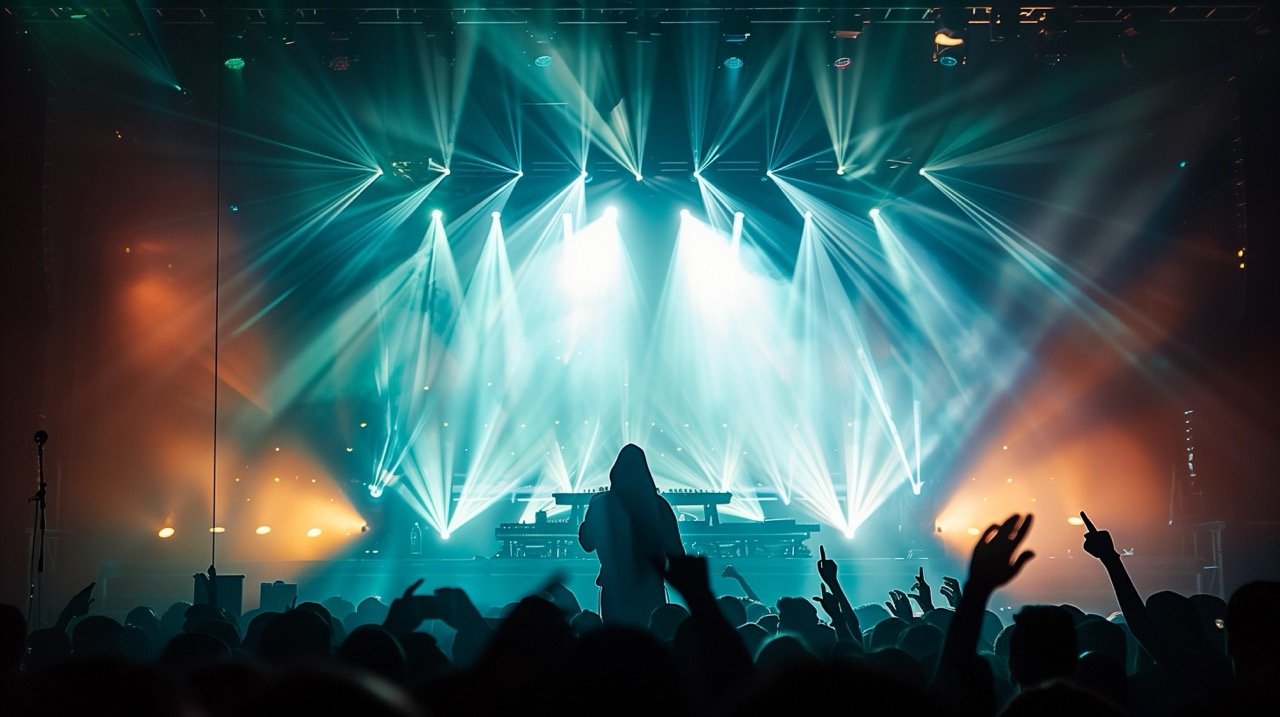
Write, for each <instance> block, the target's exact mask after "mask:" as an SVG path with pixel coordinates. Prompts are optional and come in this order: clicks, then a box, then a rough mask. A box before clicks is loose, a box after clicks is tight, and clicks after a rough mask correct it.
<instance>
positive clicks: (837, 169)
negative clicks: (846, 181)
mask: <svg viewBox="0 0 1280 717" xmlns="http://www.w3.org/2000/svg"><path fill="white" fill-rule="evenodd" d="M836 174H844V166H843V165H841V166H839V167H836Z"/></svg>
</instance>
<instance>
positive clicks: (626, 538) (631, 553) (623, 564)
mask: <svg viewBox="0 0 1280 717" xmlns="http://www.w3.org/2000/svg"><path fill="white" fill-rule="evenodd" d="M578 542H580V543H581V544H582V548H583V550H586V551H587V552H588V553H590V552H595V553H597V555H598V556H599V558H600V576H599V577H598V578H596V584H597V585H599V586H600V617H601V619H603V620H604V623H605V624H606V625H626V626H630V627H639V628H644V627H645V626H646V625H648V623H649V613H651V612H653V609H654V608H656V607H658V606H659V605H662V604H664V603H665V602H666V601H667V598H666V590H665V588H664V587H663V571H665V570H666V566H667V558H668V557H670V556H673V555H684V546H683V545H682V544H681V543H680V528H679V526H678V525H677V524H676V514H675V512H674V511H673V510H671V505H670V504H669V503H667V501H666V500H665V499H663V497H662V496H661V495H658V488H657V486H656V485H655V484H654V482H653V474H652V473H650V472H649V463H648V461H646V460H645V457H644V451H642V450H640V448H639V447H638V446H635V445H632V444H627V445H626V446H623V448H622V450H621V451H620V452H619V453H618V459H617V460H616V461H614V464H613V468H612V469H611V470H610V471H609V490H608V491H605V492H602V493H599V494H597V495H595V496H594V497H592V498H591V503H590V504H589V505H588V506H587V514H586V516H585V517H584V518H583V520H582V525H581V526H580V527H579V528H578Z"/></svg>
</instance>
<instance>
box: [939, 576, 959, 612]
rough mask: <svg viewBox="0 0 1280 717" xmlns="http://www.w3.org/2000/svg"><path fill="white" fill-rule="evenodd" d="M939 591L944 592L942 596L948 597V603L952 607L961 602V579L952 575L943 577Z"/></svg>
mask: <svg viewBox="0 0 1280 717" xmlns="http://www.w3.org/2000/svg"><path fill="white" fill-rule="evenodd" d="M938 592H940V593H942V597H944V598H946V599H947V604H948V605H950V606H951V607H952V608H955V606H957V605H959V604H960V595H961V592H960V581H959V580H956V579H955V578H953V577H951V576H950V575H947V576H945V577H943V578H942V587H940V588H938Z"/></svg>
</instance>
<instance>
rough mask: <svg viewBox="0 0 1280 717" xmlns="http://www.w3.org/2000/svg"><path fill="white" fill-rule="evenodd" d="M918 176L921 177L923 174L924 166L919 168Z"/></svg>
mask: <svg viewBox="0 0 1280 717" xmlns="http://www.w3.org/2000/svg"><path fill="white" fill-rule="evenodd" d="M920 176H921V177H923V176H924V167H921V168H920Z"/></svg>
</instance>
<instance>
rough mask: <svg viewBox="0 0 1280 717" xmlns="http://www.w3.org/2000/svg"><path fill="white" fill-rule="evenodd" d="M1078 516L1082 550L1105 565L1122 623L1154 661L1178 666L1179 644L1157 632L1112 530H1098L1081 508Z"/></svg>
mask: <svg viewBox="0 0 1280 717" xmlns="http://www.w3.org/2000/svg"><path fill="white" fill-rule="evenodd" d="M1080 520H1081V521H1083V522H1084V527H1085V534H1084V551H1085V552H1086V553H1088V554H1090V555H1092V556H1093V557H1095V558H1097V559H1098V560H1099V562H1101V563H1102V566H1103V567H1104V568H1106V569H1107V577H1109V578H1110V579H1111V588H1112V589H1113V590H1115V593H1116V602H1118V603H1120V611H1121V612H1123V613H1124V621H1125V625H1126V626H1128V628H1129V631H1130V632H1132V633H1133V639H1135V640H1137V641H1138V643H1139V644H1140V645H1142V648H1143V649H1144V650H1146V651H1147V653H1148V654H1150V655H1151V658H1152V659H1153V660H1155V661H1156V662H1157V663H1159V664H1161V665H1163V666H1164V667H1166V668H1173V667H1177V666H1179V663H1180V660H1179V650H1178V648H1177V647H1176V646H1175V645H1174V644H1173V643H1172V642H1170V641H1169V640H1168V639H1167V638H1166V637H1165V636H1164V634H1163V633H1162V632H1160V630H1159V628H1157V627H1156V624H1155V622H1154V621H1153V620H1152V619H1151V614H1150V613H1148V612H1147V606H1146V604H1145V603H1143V602H1142V596H1141V595H1139V594H1138V588H1136V587H1134V584H1133V578H1131V577H1129V571H1128V570H1126V569H1125V567H1124V562H1123V561H1122V560H1120V553H1119V552H1118V551H1117V550H1116V546H1115V542H1114V541H1112V539H1111V533H1110V532H1108V531H1106V530H1098V529H1097V527H1095V526H1094V524H1093V521H1092V520H1089V516H1088V515H1086V514H1085V512H1084V511H1083V510H1082V511H1080Z"/></svg>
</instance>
